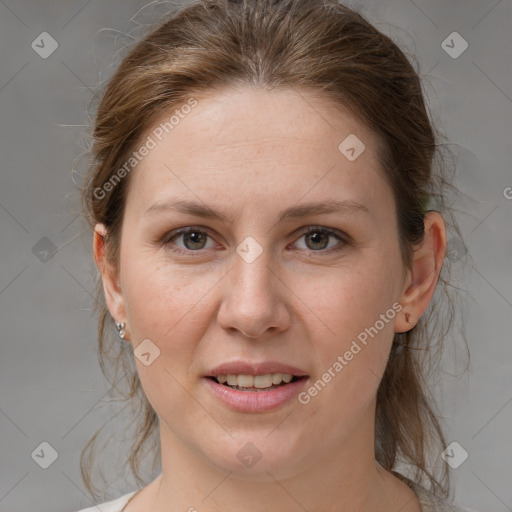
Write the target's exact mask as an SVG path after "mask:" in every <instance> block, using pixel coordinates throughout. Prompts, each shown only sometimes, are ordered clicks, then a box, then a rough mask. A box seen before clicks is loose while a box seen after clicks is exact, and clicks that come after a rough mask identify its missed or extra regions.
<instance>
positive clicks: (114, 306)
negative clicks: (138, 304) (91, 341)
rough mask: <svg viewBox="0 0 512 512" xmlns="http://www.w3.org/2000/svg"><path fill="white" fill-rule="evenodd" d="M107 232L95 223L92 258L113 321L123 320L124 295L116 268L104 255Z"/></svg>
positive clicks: (102, 226) (103, 227) (124, 315)
mask: <svg viewBox="0 0 512 512" xmlns="http://www.w3.org/2000/svg"><path fill="white" fill-rule="evenodd" d="M107 234H108V233H107V229H106V228H105V226H104V225H103V224H96V226H95V228H94V240H93V252H94V260H95V262H96V266H97V267H98V270H99V271H100V274H101V280H102V283H103V292H104V294H105V302H106V304H107V307H108V310H109V311H110V314H111V316H112V318H113V319H114V321H115V322H123V321H124V320H125V318H126V314H125V306H124V297H123V294H122V290H121V286H120V284H119V276H118V272H117V269H115V268H114V266H113V265H112V263H111V262H110V261H108V259H107V257H106V250H105V249H106V240H107Z"/></svg>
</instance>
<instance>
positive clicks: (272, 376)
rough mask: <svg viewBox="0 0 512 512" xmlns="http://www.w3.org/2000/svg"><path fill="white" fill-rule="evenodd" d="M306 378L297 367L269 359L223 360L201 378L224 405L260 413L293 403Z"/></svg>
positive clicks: (305, 374) (240, 410)
mask: <svg viewBox="0 0 512 512" xmlns="http://www.w3.org/2000/svg"><path fill="white" fill-rule="evenodd" d="M308 381H309V375H308V374H307V373H306V372H304V371H302V370H300V369H299V368H296V367H294V366H289V365H286V364H281V363H277V362H272V361H267V362H262V363H248V362H241V361H236V362H232V363H225V364H222V365H220V366H218V367H216V368H214V369H212V370H211V371H210V372H209V374H208V375H205V376H204V379H203V382H204V383H205V384H208V385H207V386H206V387H207V388H208V389H209V391H210V392H211V393H213V396H214V397H215V398H216V399H217V400H219V401H220V402H221V403H222V404H224V406H227V407H228V408H230V409H234V410H237V411H239V412H245V413H262V412H266V411H271V410H276V409H278V408H280V407H282V406H284V405H285V404H288V405H289V404H291V403H293V398H294V397H296V396H297V395H298V393H300V391H301V390H302V389H303V388H304V387H305V386H306V383H307V382H308Z"/></svg>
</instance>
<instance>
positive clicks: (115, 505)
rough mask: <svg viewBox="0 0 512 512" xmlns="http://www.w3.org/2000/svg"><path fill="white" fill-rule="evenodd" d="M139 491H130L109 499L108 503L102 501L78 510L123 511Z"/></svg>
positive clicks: (94, 511) (84, 511) (81, 511)
mask: <svg viewBox="0 0 512 512" xmlns="http://www.w3.org/2000/svg"><path fill="white" fill-rule="evenodd" d="M137 492H138V491H133V492H130V493H128V494H125V495H124V496H121V497H120V498H117V499H115V500H112V501H107V502H106V503H100V504H99V505H94V506H92V507H89V508H83V509H82V510H79V511H78V512H98V511H100V512H122V510H123V508H124V507H126V505H127V503H128V501H129V500H130V498H131V497H132V496H133V495H134V494H135V493H137Z"/></svg>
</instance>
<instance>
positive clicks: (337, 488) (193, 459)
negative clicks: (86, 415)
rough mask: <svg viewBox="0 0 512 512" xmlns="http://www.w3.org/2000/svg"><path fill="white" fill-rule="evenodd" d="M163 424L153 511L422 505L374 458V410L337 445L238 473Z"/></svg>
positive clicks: (313, 510) (359, 511)
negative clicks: (309, 457) (289, 464)
mask: <svg viewBox="0 0 512 512" xmlns="http://www.w3.org/2000/svg"><path fill="white" fill-rule="evenodd" d="M365 420H366V421H365ZM160 429H161V430H160V438H161V450H162V474H161V475H160V476H159V477H158V479H157V480H155V481H154V482H153V483H152V484H151V486H152V487H153V492H152V496H151V499H150V500H149V501H150V502H151V507H150V509H151V510H152V511H154V512H169V511H171V510H184V511H189V512H196V511H198V512H218V511H219V510H222V511H225V512H231V511H251V512H266V511H268V510H280V511H282V512H287V511H290V512H292V511H297V510H305V511H308V512H320V511H323V512H325V511H336V512H340V511H342V512H370V511H374V510H381V511H388V510H389V511H391V510H397V506H398V509H400V508H401V507H404V508H402V512H409V510H411V511H416V510H419V509H418V508H417V500H416V499H415V497H414V494H413V493H412V491H411V490H410V489H408V488H407V486H406V485H405V484H403V483H402V482H400V481H399V480H398V479H397V478H395V477H394V476H393V475H391V473H389V472H387V471H385V470H384V469H383V468H382V467H381V466H379V465H378V464H377V463H376V462H375V458H374V442H373V439H374V430H373V415H371V414H370V417H368V418H361V421H360V422H359V424H358V425H357V426H356V428H354V429H352V434H351V435H349V436H348V437H347V438H345V439H343V441H342V443H340V445H339V446H333V447H332V449H331V450H329V453H325V454H321V455H320V456H318V457H317V458H316V459H315V460H314V461H307V463H305V464H303V468H302V467H301V468H295V469H294V470H293V471H289V472H288V473H287V474H284V473H283V474H281V473H280V472H279V470H278V469H276V470H268V469H264V470H263V469H260V471H259V472H258V473H256V472H254V473H252V474H251V475H252V476H251V475H249V476H247V475H244V476H240V475H239V474H238V473H236V472H235V469H233V470H230V469H229V468H228V469H224V470H223V469H222V468H219V467H215V466H213V465H212V463H211V461H207V460H206V459H205V457H204V456H203V455H202V454H199V453H197V452H196V451H194V450H193V449H192V448H191V447H190V446H189V445H187V444H186V443H184V442H183V441H182V440H181V439H179V438H178V437H176V436H175V435H174V433H173V432H171V431H170V430H169V429H168V428H167V427H166V425H165V424H164V423H161V424H160ZM254 468H256V466H254Z"/></svg>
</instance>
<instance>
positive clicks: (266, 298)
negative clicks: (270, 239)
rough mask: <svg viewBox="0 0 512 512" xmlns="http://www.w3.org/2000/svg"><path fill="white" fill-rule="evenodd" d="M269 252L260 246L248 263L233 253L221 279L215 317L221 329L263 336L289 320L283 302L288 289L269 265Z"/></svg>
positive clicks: (279, 329)
mask: <svg viewBox="0 0 512 512" xmlns="http://www.w3.org/2000/svg"><path fill="white" fill-rule="evenodd" d="M269 253H270V251H269V250H268V249H265V250H263V253H262V254H261V255H260V256H259V257H258V258H257V259H256V260H255V261H252V262H251V263H248V262H247V261H245V260H244V259H243V258H241V257H239V256H238V254H236V255H235V257H234V263H233V267H232V269H231V271H230V272H229V274H228V276H227V278H226V280H225V281H224V288H223V296H222V303H221V306H220V309H219V312H218V317H217V318H218V322H219V325H220V326H221V327H222V328H223V329H225V330H227V331H231V332H235V331H238V332H240V333H241V334H243V335H244V336H247V337H249V338H254V339H263V338H265V336H272V335H275V334H278V333H280V332H282V331H284V330H286V329H287V328H288V327H289V325H290V324H291V316H290V312H289V310H288V307H287V305H286V298H287V296H288V293H289V290H288V289H287V287H286V285H285V284H284V279H283V277H282V276H280V275H279V271H278V270H276V269H275V268H271V265H270V264H271V261H270V258H269V257H267V254H269ZM274 267H275V265H274ZM287 290H288V293H287Z"/></svg>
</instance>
